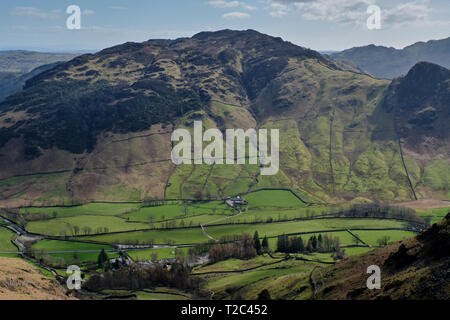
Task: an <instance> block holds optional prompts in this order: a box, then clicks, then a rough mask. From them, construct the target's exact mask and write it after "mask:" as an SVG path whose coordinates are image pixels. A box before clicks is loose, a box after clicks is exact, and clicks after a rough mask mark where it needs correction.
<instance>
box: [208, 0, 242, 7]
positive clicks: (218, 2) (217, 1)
mask: <svg viewBox="0 0 450 320" xmlns="http://www.w3.org/2000/svg"><path fill="white" fill-rule="evenodd" d="M206 4H208V5H210V6H212V7H214V8H236V7H239V1H224V0H211V1H208V2H206Z"/></svg>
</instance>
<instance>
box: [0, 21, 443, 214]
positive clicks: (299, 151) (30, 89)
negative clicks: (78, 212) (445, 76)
mask: <svg viewBox="0 0 450 320" xmlns="http://www.w3.org/2000/svg"><path fill="white" fill-rule="evenodd" d="M433 72H434V71H431V73H433ZM412 81H413V82H415V81H416V78H415V77H414V78H413V80H412ZM389 85H390V82H389V81H387V80H378V79H374V78H372V77H370V76H367V75H363V74H357V73H353V72H349V71H345V70H342V69H341V68H340V67H338V66H337V65H335V64H334V63H333V62H331V61H330V60H328V59H327V58H325V57H323V56H322V55H320V54H319V53H317V52H315V51H312V50H308V49H304V48H302V47H299V46H296V45H293V44H291V43H289V42H285V41H283V40H282V39H280V38H274V37H270V36H267V35H263V34H261V33H258V32H256V31H253V30H247V31H231V30H223V31H218V32H202V33H199V34H197V35H195V36H194V37H192V38H183V39H178V40H150V41H147V42H143V43H126V44H123V45H119V46H116V47H113V48H108V49H105V50H103V51H101V52H99V53H97V54H94V55H90V54H89V55H83V56H80V57H77V58H75V59H74V60H72V61H70V62H67V63H64V64H61V65H59V66H57V67H55V68H53V69H51V70H48V71H46V72H43V73H41V74H39V75H38V76H36V77H34V78H32V79H30V80H29V81H27V85H26V88H25V90H23V91H22V92H19V93H17V94H15V95H13V96H10V97H8V98H7V99H6V100H5V101H4V102H2V103H0V155H1V156H0V199H1V200H0V201H1V204H2V205H4V206H19V205H30V204H35V205H37V204H41V205H42V204H44V205H51V204H61V203H74V202H75V203H77V202H85V201H92V200H114V201H130V200H143V199H162V198H166V199H174V198H189V199H192V198H199V197H201V198H206V199H209V198H223V197H226V196H230V195H235V194H238V193H244V192H247V191H251V190H255V189H259V188H264V187H272V188H273V187H282V188H292V189H293V190H295V191H296V192H297V193H298V194H299V195H300V196H301V197H302V198H304V199H305V201H307V202H339V201H346V200H352V199H354V198H356V197H365V198H368V199H373V200H380V201H393V200H411V199H414V190H413V187H414V186H413V185H412V184H411V183H410V179H411V178H408V175H407V171H406V169H405V168H406V165H404V163H403V161H402V153H401V150H400V145H399V137H398V135H397V132H396V126H395V123H396V122H395V119H396V117H394V114H395V112H393V111H392V110H394V109H392V108H389V107H386V102H385V100H386V98H385V97H386V94H389V96H390V97H392V99H394V100H395V99H397V98H396V92H397V91H396V90H394V91H392V90H390V87H389ZM391 88H392V86H391ZM426 99H432V97H431V96H430V97H428V98H426ZM395 110H401V109H400V108H395ZM194 120H202V121H203V126H204V128H205V129H206V128H212V127H217V128H219V129H221V130H224V129H225V128H242V129H247V128H268V129H270V128H276V129H280V171H279V172H278V174H277V175H274V176H260V174H259V172H260V168H259V165H215V166H208V165H180V166H175V165H174V164H173V163H172V162H171V160H170V151H171V141H170V134H171V133H172V131H173V130H174V129H176V128H188V129H190V130H192V125H193V122H194ZM414 125H416V124H414ZM432 157H434V155H433V156H432ZM444 158H448V154H444ZM405 161H406V162H407V161H408V160H405ZM425 167H426V164H425V165H424V166H422V167H420V168H422V169H424V170H426V168H425ZM444 169H445V170H448V169H447V168H444ZM419 170H421V169H419ZM432 171H433V170H432ZM433 172H434V171H433ZM446 172H447V171H446ZM433 188H437V189H436V190H441V189H442V188H441V187H440V186H434V185H433V186H430V185H429V184H428V185H425V186H424V192H425V193H424V194H427V195H429V194H431V195H433V196H436V197H437V198H439V197H443V196H444V197H445V194H442V193H439V192H438V193H435V192H434V191H433V190H434V189H433Z"/></svg>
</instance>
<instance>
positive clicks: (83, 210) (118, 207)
mask: <svg viewBox="0 0 450 320" xmlns="http://www.w3.org/2000/svg"><path fill="white" fill-rule="evenodd" d="M141 205H142V204H140V203H88V204H84V205H80V206H73V207H42V208H37V207H29V208H21V209H20V212H21V213H24V214H26V213H40V212H42V213H46V214H48V215H49V216H51V217H52V216H53V213H54V212H56V217H58V218H64V217H73V216H80V215H83V216H87V215H97V216H117V215H120V214H123V213H125V212H128V211H131V210H136V209H138V208H140V207H141Z"/></svg>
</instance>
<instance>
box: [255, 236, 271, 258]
mask: <svg viewBox="0 0 450 320" xmlns="http://www.w3.org/2000/svg"><path fill="white" fill-rule="evenodd" d="M253 246H254V248H255V250H256V253H257V254H259V255H260V254H262V253H263V252H268V251H269V240H268V239H267V237H266V236H264V238H263V240H262V242H261V240H260V239H259V233H258V231H255V234H254V235H253Z"/></svg>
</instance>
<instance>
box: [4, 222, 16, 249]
mask: <svg viewBox="0 0 450 320" xmlns="http://www.w3.org/2000/svg"><path fill="white" fill-rule="evenodd" d="M15 236H16V234H15V233H14V232H12V231H11V230H9V229H8V228H5V227H0V251H6V252H16V251H17V248H16V246H15V245H13V244H12V243H11V240H13V239H14V237H15Z"/></svg>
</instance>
